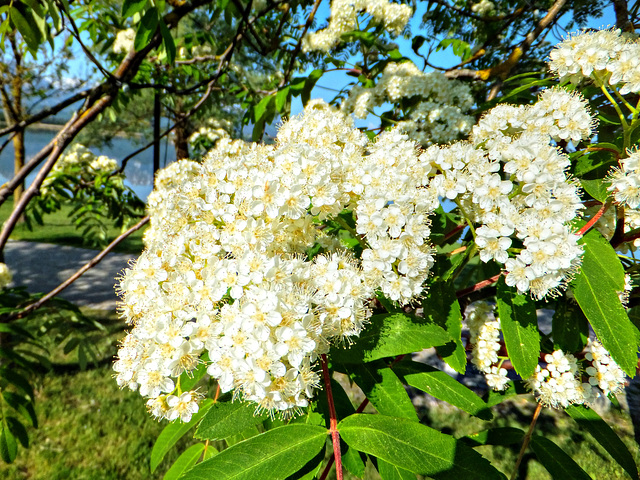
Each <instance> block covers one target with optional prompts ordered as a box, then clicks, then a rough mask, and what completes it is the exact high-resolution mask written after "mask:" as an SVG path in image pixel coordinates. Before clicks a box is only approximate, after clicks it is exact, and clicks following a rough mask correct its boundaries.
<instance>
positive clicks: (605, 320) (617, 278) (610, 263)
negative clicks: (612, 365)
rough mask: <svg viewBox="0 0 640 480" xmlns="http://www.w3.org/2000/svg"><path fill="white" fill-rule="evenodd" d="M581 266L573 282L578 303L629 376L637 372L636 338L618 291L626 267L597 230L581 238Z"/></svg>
mask: <svg viewBox="0 0 640 480" xmlns="http://www.w3.org/2000/svg"><path fill="white" fill-rule="evenodd" d="M581 243H583V244H584V256H583V258H582V268H581V269H580V272H579V273H578V275H577V276H576V278H575V280H574V281H573V283H572V290H573V293H574V296H575V298H576V301H577V302H578V305H580V308H581V309H582V311H583V312H584V314H585V316H586V317H587V320H589V323H590V324H591V326H592V327H593V330H594V331H595V332H596V335H597V336H598V339H599V340H600V342H601V343H602V345H603V346H604V348H606V349H607V350H608V351H609V353H610V354H611V356H612V357H613V359H614V360H615V361H616V362H617V363H618V365H620V367H621V368H622V369H623V370H624V371H625V372H626V373H627V374H628V375H630V376H634V375H635V371H636V365H637V363H638V357H637V350H638V348H637V342H636V338H635V331H634V327H633V324H632V323H631V320H629V317H628V316H627V312H626V311H625V309H624V307H623V306H622V303H620V298H619V297H618V292H620V291H623V290H624V269H623V268H622V265H621V264H620V260H618V256H617V254H616V252H615V250H614V249H613V247H612V246H611V245H610V244H609V242H607V241H606V240H605V239H604V238H603V237H602V235H600V233H599V232H598V231H596V230H591V231H589V232H588V233H587V234H586V235H584V236H583V237H582V239H581Z"/></svg>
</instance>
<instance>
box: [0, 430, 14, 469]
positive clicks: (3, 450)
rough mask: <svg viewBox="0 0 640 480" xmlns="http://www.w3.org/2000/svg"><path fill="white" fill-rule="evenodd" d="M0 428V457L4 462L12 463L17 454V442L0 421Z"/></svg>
mask: <svg viewBox="0 0 640 480" xmlns="http://www.w3.org/2000/svg"><path fill="white" fill-rule="evenodd" d="M0 428H1V429H2V430H1V431H0V457H1V458H2V460H4V461H5V462H6V463H13V461H14V460H15V459H16V455H18V444H17V442H16V439H15V437H14V436H13V433H11V431H9V429H8V428H7V425H6V424H5V423H4V422H2V423H0Z"/></svg>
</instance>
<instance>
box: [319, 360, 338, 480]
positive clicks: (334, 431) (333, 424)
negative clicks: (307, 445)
mask: <svg viewBox="0 0 640 480" xmlns="http://www.w3.org/2000/svg"><path fill="white" fill-rule="evenodd" d="M320 357H321V360H322V361H321V363H322V377H323V378H324V386H325V390H326V392H327V402H328V403H329V417H330V418H329V429H330V432H331V442H332V443H333V456H334V459H335V462H336V478H337V480H343V473H342V456H341V454H340V433H339V432H338V419H337V417H336V407H335V405H334V404H333V393H332V392H331V377H330V376H329V368H328V367H327V355H326V354H325V353H323V354H322V355H321V356H320Z"/></svg>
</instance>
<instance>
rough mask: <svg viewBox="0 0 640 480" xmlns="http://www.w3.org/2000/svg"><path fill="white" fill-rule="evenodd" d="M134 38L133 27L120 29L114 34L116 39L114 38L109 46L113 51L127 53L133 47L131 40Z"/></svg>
mask: <svg viewBox="0 0 640 480" xmlns="http://www.w3.org/2000/svg"><path fill="white" fill-rule="evenodd" d="M135 38H136V31H135V30H134V29H133V28H127V29H125V30H120V31H119V32H118V33H117V34H116V39H115V40H114V42H113V46H112V47H111V48H112V50H113V53H124V54H127V53H129V51H130V50H132V49H133V42H134V40H135Z"/></svg>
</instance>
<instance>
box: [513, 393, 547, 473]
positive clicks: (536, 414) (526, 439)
mask: <svg viewBox="0 0 640 480" xmlns="http://www.w3.org/2000/svg"><path fill="white" fill-rule="evenodd" d="M540 411H542V404H541V403H540V402H538V406H537V407H536V410H535V411H534V412H533V418H532V419H531V424H530V425H529V430H528V431H527V434H526V435H525V436H524V439H523V440H522V448H520V453H519V454H518V460H516V466H515V467H514V469H513V473H512V474H511V480H516V477H517V476H518V469H519V468H520V464H521V463H522V457H524V453H525V452H526V451H527V447H529V442H530V441H531V434H532V433H533V428H534V427H535V426H536V422H537V421H538V417H539V416H540Z"/></svg>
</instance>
